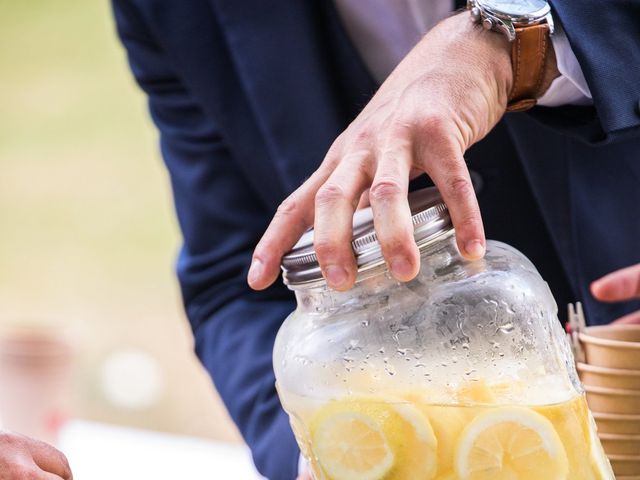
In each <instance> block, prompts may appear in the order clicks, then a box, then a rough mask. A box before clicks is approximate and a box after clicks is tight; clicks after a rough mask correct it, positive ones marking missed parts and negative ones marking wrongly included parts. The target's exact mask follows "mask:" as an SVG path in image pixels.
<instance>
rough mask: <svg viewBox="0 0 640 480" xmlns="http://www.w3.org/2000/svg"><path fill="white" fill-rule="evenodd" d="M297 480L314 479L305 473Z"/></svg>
mask: <svg viewBox="0 0 640 480" xmlns="http://www.w3.org/2000/svg"><path fill="white" fill-rule="evenodd" d="M297 480H313V477H312V476H311V474H310V473H309V472H308V471H307V472H304V473H303V474H302V475H300V476H299V477H298V479H297Z"/></svg>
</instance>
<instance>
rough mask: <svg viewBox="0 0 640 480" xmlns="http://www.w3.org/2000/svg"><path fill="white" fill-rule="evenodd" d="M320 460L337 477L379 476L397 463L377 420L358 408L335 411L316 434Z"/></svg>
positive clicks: (362, 479)
mask: <svg viewBox="0 0 640 480" xmlns="http://www.w3.org/2000/svg"><path fill="white" fill-rule="evenodd" d="M314 443H315V445H316V447H315V451H316V455H317V456H318V459H319V461H320V464H321V465H322V467H323V468H324V470H325V471H326V472H327V474H328V475H330V476H331V477H332V478H335V479H345V480H346V479H350V478H351V479H353V480H377V479H380V478H383V477H384V476H385V475H386V474H387V472H388V471H389V470H391V467H393V462H394V455H393V452H392V451H391V446H390V445H389V443H388V442H387V439H386V437H385V435H384V433H383V432H382V429H381V428H380V426H379V425H377V423H376V421H375V420H374V419H373V418H371V417H368V416H366V415H363V414H360V413H356V412H345V413H342V414H338V415H334V416H333V417H331V418H329V419H327V420H326V421H325V422H323V423H322V425H320V426H319V427H318V430H317V431H316V435H315V437H314Z"/></svg>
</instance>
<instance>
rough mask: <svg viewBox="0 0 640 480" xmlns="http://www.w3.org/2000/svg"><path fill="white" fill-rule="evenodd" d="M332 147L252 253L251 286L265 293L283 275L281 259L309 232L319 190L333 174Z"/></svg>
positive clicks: (284, 207)
mask: <svg viewBox="0 0 640 480" xmlns="http://www.w3.org/2000/svg"><path fill="white" fill-rule="evenodd" d="M332 151H335V148H334V147H332V149H331V150H330V152H329V153H328V154H327V159H325V161H324V162H323V163H322V165H321V166H320V168H319V169H318V170H316V171H315V173H314V174H313V175H311V177H309V179H308V180H307V181H306V182H305V183H304V184H303V185H302V186H301V187H300V188H298V189H297V190H296V191H295V192H293V193H292V194H291V195H289V197H288V198H287V199H286V200H285V201H284V202H282V203H281V204H280V206H279V207H278V210H277V211H276V214H275V216H274V217H273V219H272V220H271V223H270V224H269V226H268V227H267V230H266V231H265V232H264V234H263V235H262V238H261V239H260V241H259V242H258V245H256V248H255V249H254V251H253V257H252V260H251V267H250V268H249V273H248V275H247V281H248V283H249V286H250V287H251V288H253V289H254V290H263V289H265V288H267V287H268V286H269V285H271V284H272V283H273V282H274V281H275V280H276V278H278V275H279V274H280V262H281V261H282V257H283V256H284V255H285V254H286V253H287V252H288V251H289V250H291V249H292V248H293V246H294V245H295V244H296V242H297V241H298V240H299V239H300V237H301V236H302V234H303V233H304V232H305V230H306V229H307V228H309V227H310V226H311V225H313V220H314V203H315V196H316V192H317V191H318V189H319V188H320V187H321V186H322V184H323V183H324V182H325V181H326V180H327V178H328V177H329V175H331V172H332V171H333V165H334V163H335V162H334V160H333V159H332V158H331V157H330V156H329V155H332V156H333V157H334V158H336V157H335V154H333V153H332Z"/></svg>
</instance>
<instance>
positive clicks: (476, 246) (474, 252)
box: [464, 240, 484, 258]
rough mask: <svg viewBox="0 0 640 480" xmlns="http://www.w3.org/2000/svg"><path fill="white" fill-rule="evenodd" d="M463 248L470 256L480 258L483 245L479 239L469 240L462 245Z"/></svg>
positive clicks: (482, 252)
mask: <svg viewBox="0 0 640 480" xmlns="http://www.w3.org/2000/svg"><path fill="white" fill-rule="evenodd" d="M464 249H465V251H466V252H467V255H469V256H470V257H471V258H482V256H483V255H484V246H483V245H482V243H481V242H480V241H479V240H470V241H468V242H467V243H466V244H465V245H464Z"/></svg>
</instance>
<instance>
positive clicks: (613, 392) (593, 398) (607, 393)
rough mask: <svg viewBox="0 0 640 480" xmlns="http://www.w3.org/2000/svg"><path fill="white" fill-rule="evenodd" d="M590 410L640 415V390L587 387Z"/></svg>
mask: <svg viewBox="0 0 640 480" xmlns="http://www.w3.org/2000/svg"><path fill="white" fill-rule="evenodd" d="M585 391H586V392H587V402H588V403H589V408H590V409H591V410H592V411H594V412H606V413H624V414H634V415H635V414H640V390H623V389H619V388H603V387H591V386H588V385H587V386H585Z"/></svg>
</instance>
